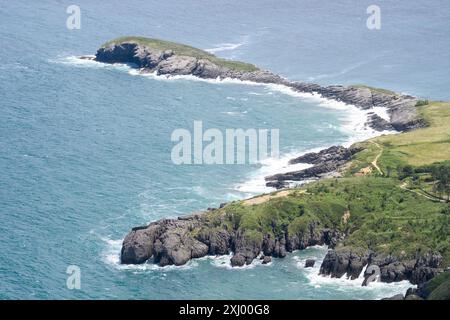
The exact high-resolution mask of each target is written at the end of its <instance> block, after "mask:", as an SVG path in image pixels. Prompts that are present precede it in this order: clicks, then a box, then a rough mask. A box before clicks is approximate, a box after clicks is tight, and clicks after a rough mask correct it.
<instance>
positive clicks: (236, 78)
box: [89, 37, 442, 285]
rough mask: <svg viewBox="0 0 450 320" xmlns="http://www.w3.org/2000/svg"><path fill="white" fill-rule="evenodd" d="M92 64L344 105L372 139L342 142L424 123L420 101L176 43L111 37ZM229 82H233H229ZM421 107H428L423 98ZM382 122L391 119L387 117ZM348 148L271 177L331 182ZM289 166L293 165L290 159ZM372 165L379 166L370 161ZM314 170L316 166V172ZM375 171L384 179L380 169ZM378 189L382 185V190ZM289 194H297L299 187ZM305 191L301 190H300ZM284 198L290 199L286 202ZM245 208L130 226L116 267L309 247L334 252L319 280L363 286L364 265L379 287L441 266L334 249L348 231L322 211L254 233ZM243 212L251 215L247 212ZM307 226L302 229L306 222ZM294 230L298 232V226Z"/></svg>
mask: <svg viewBox="0 0 450 320" xmlns="http://www.w3.org/2000/svg"><path fill="white" fill-rule="evenodd" d="M155 43H156V44H157V46H158V48H157V49H155V48H153V47H152V46H154V45H155ZM161 43H163V46H162V47H163V48H161ZM171 47H173V48H175V50H176V51H174V50H172V49H171ZM180 52H189V54H188V55H183V53H180ZM191 54H192V55H191ZM89 59H92V58H89ZM95 60H96V61H98V62H104V63H109V64H115V63H126V64H128V66H129V64H130V63H132V64H133V65H134V66H135V68H134V69H132V70H137V71H133V72H132V73H134V74H144V75H145V74H150V75H151V76H153V77H158V78H159V77H160V76H163V77H164V78H166V79H168V80H173V79H177V78H180V77H183V78H186V77H189V78H190V79H193V78H195V80H203V81H209V82H211V81H216V82H217V81H220V79H224V81H220V82H221V83H226V82H233V83H236V82H237V83H239V84H242V83H244V84H245V83H247V82H249V84H252V85H265V86H269V87H271V88H272V89H273V88H277V89H278V90H279V91H281V92H284V93H286V91H288V92H289V93H290V94H291V95H296V96H300V97H302V98H305V96H307V97H309V98H316V99H321V100H322V101H325V102H327V103H333V104H338V105H343V106H344V107H346V108H356V109H358V110H359V111H360V112H361V113H362V114H365V116H367V117H368V120H367V121H366V122H364V124H363V128H364V127H370V128H372V129H373V130H374V132H377V134H375V135H373V134H372V135H371V136H370V137H364V138H363V139H361V140H359V139H358V138H350V141H349V142H348V144H350V143H352V142H353V143H355V141H363V142H364V141H368V140H370V139H372V138H374V137H376V136H379V135H382V134H383V132H384V133H387V132H386V131H388V132H389V131H393V130H395V131H396V133H402V132H406V131H412V130H414V129H418V128H424V127H427V126H428V125H429V124H428V122H427V120H425V118H423V117H422V115H421V114H420V112H419V106H421V105H422V104H420V103H421V102H422V101H421V100H418V98H415V97H413V96H410V95H402V94H397V93H394V92H391V91H388V90H384V89H378V88H371V87H367V86H364V85H354V86H348V87H344V86H339V85H335V86H328V87H322V86H320V85H317V84H311V83H301V82H294V81H290V80H288V79H285V78H282V77H280V76H278V75H275V74H272V73H270V72H269V71H265V70H261V69H259V68H257V67H255V66H253V65H249V64H245V63H241V62H234V61H226V60H224V59H220V58H217V57H215V56H213V55H210V54H206V53H205V52H203V51H201V50H199V49H195V48H192V47H188V46H183V45H179V44H175V45H174V44H173V43H170V42H164V41H161V40H154V39H145V38H133V37H131V39H130V37H128V38H122V39H119V40H113V41H110V42H108V43H107V44H105V45H104V46H102V47H101V48H100V49H99V50H98V51H97V54H96V57H95ZM130 73H131V72H130ZM229 78H231V79H232V80H227V79H229ZM425 104H428V101H426V103H425ZM375 108H376V110H375ZM356 109H355V110H356ZM350 114H351V113H350ZM388 117H389V121H388V120H387V118H388ZM352 140H353V141H352ZM354 148H355V150H354V149H353V147H350V148H344V147H336V146H334V147H331V148H328V149H325V150H324V149H322V150H321V151H319V152H316V153H305V154H303V155H302V156H299V157H297V158H295V159H294V160H295V161H296V162H297V163H312V164H315V166H313V167H310V168H309V169H311V170H309V169H303V170H300V171H296V172H288V173H286V174H284V175H276V177H275V178H276V179H275V180H278V181H288V180H296V181H301V180H305V179H304V178H305V177H306V178H310V177H311V176H312V177H317V178H319V179H320V178H326V177H329V176H326V175H325V176H321V174H324V173H326V174H330V172H335V171H338V172H339V170H338V169H339V168H341V167H342V166H344V165H347V163H348V162H349V161H350V160H352V157H353V154H356V153H359V152H360V151H362V150H363V149H365V148H361V149H359V150H356V149H358V148H359V147H358V146H355V147H354ZM374 161H376V160H374ZM290 162H291V163H292V162H293V160H291V161H290ZM372 163H373V162H372ZM374 166H375V167H377V166H376V164H375V165H374ZM317 167H319V170H318V171H317ZM377 168H378V167H377ZM308 170H309V171H308ZM378 171H379V172H380V174H381V175H382V172H381V171H380V169H378ZM373 179H376V178H370V179H368V180H364V181H363V182H364V183H367V181H369V180H370V181H372V180H373ZM378 179H379V178H378ZM266 180H267V177H266ZM269 180H270V179H269ZM324 181H327V180H324ZM336 181H337V179H336ZM341 181H344V182H341V184H344V185H345V184H346V183H347V182H348V181H349V180H348V179H342V180H341ZM345 181H347V182H345ZM370 181H369V183H370ZM328 182H330V181H328ZM373 182H376V183H378V184H379V186H378V188H379V187H380V186H381V187H382V190H384V188H385V187H389V188H397V185H396V184H395V183H394V181H391V179H388V180H384V181H376V180H374V181H373ZM336 183H338V182H336ZM328 184H330V183H328ZM311 185H314V186H316V187H317V186H318V185H319V184H317V183H314V184H310V185H309V186H310V187H311ZM331 185H332V187H333V188H334V189H337V188H335V186H334V185H333V182H331ZM384 185H385V187H383V186H384ZM266 186H267V184H266ZM271 186H276V187H277V188H279V187H282V188H284V187H286V186H287V185H283V184H280V185H277V184H273V185H271ZM314 186H313V188H314ZM308 188H309V187H308ZM371 188H372V187H371ZM290 190H292V191H293V192H295V193H298V192H297V191H298V190H299V189H290ZM296 190H297V191H296ZM308 190H309V189H308ZM320 190H321V189H318V190H316V192H313V194H319V195H320V194H321V193H322V191H320ZM393 190H394V189H393ZM369 192H371V191H369ZM395 192H398V191H395ZM304 193H307V192H306V191H304ZM308 194H309V193H308ZM338 194H339V193H338ZM338 194H337V195H336V196H338ZM340 194H342V193H340ZM375 195H376V194H375ZM378 195H379V194H378ZM297 196H298V195H297ZM257 197H258V196H256V197H255V198H257ZM259 197H261V196H259ZM307 198H310V199H309V200H306V199H305V200H301V199H302V198H301V197H300V199H297V198H294V199H291V201H314V199H315V198H314V197H307ZM319 198H320V197H319ZM338 198H339V196H338ZM295 199H297V200H295ZM286 201H287V202H289V201H288V200H286ZM417 201H418V200H417ZM244 203H245V201H234V202H231V203H224V204H222V205H220V207H219V208H209V209H208V210H207V211H203V212H201V213H195V214H191V215H187V216H180V217H178V218H177V219H161V220H158V221H155V222H152V223H150V224H149V225H145V226H141V227H136V228H133V229H132V231H131V232H130V233H129V234H128V235H127V236H126V237H125V239H124V240H123V243H122V250H121V257H120V262H121V263H122V264H142V263H144V262H146V261H147V260H149V259H150V258H152V259H153V260H152V261H154V263H156V264H158V265H160V266H167V265H175V266H181V265H184V264H186V263H187V262H188V261H190V260H192V259H197V258H201V257H205V256H214V255H216V256H217V255H226V254H230V252H231V253H232V254H233V256H232V257H231V260H230V261H231V265H232V266H233V267H235V266H244V265H250V264H251V263H252V262H253V261H254V260H255V259H256V258H257V257H259V256H260V254H261V252H262V253H263V258H264V261H265V262H266V261H267V262H270V261H271V257H275V258H283V257H285V256H286V254H287V253H288V252H293V251H295V250H303V249H305V248H308V247H311V246H314V245H327V246H328V247H329V248H331V249H332V250H329V252H328V253H327V255H326V256H325V258H324V261H323V262H322V263H321V267H320V274H321V275H329V276H331V277H336V278H341V277H342V276H344V275H347V277H349V278H351V279H357V278H359V277H360V276H361V274H363V277H364V279H365V281H364V282H366V281H367V279H368V278H369V276H370V275H369V274H366V272H363V269H364V267H365V266H367V265H369V264H375V265H377V266H380V268H382V273H381V278H380V279H381V281H383V282H398V281H401V280H405V279H407V280H409V281H411V283H414V284H420V283H424V282H426V281H427V280H429V279H431V278H433V277H434V276H435V275H436V274H438V273H439V272H441V271H440V270H441V269H439V266H440V264H441V261H442V256H441V255H440V254H439V253H437V254H434V253H431V252H430V254H428V253H427V254H425V255H423V254H421V255H419V256H418V257H415V258H414V259H413V260H408V261H405V260H404V257H403V258H402V257H395V256H391V254H389V255H388V256H386V255H385V254H384V253H382V252H381V253H380V252H375V251H372V250H371V249H369V247H367V248H366V249H363V248H359V247H358V246H356V247H355V248H353V249H351V248H350V249H349V248H346V247H342V246H340V247H339V248H337V247H336V246H337V245H338V244H342V243H343V241H344V239H346V238H348V237H350V236H351V235H352V234H351V233H350V234H348V233H347V232H346V231H345V228H344V229H342V223H341V226H339V225H336V224H334V223H333V224H332V225H331V226H330V225H329V223H328V222H325V224H324V225H323V223H321V222H320V221H317V220H315V219H319V217H321V219H329V218H326V217H322V216H320V214H319V212H320V211H318V212H316V213H314V214H313V213H311V214H313V217H314V218H312V217H309V216H305V217H302V215H303V214H304V212H303V211H300V212H299V213H297V214H299V215H300V216H299V217H297V218H295V213H292V212H291V214H293V215H294V217H293V218H292V219H294V220H289V221H290V222H289V223H291V222H292V221H294V222H295V221H298V222H300V220H301V221H302V222H301V225H299V226H297V227H296V228H297V229H295V230H296V231H295V230H294V231H292V230H291V227H292V225H289V224H288V225H285V226H283V228H282V229H281V230H279V227H276V225H273V223H274V222H273V220H272V228H273V229H272V231H262V230H259V231H258V230H257V229H253V227H250V228H248V227H241V225H240V223H241V222H242V221H241V222H239V221H240V219H242V217H245V218H246V219H251V218H250V217H247V215H246V214H245V212H246V210H247V211H248V210H249V209H245V208H244V207H245V204H244ZM306 203H308V202H306ZM419 203H420V201H419ZM309 205H311V204H309ZM334 205H337V206H338V207H339V208H340V209H339V210H342V211H340V212H341V214H342V212H343V213H344V215H343V216H342V219H343V221H344V225H345V224H346V223H347V219H349V217H350V211H349V209H348V208H349V207H347V209H345V208H344V207H342V206H341V204H339V203H335V204H334ZM243 206H244V207H243ZM255 206H258V205H255ZM301 206H303V205H301ZM251 210H254V209H251ZM230 212H231V213H230ZM247 213H248V215H250V216H251V213H250V212H247ZM243 214H244V216H243ZM273 214H275V215H276V214H279V213H273ZM236 215H237V216H238V217H239V219H238V221H237V222H236V221H235V220H234V219H236ZM316 215H318V216H316ZM352 216H353V214H352ZM272 219H274V217H272ZM325 221H328V220H325ZM322 222H323V221H322ZM230 223H231V224H230ZM236 223H237V224H236ZM251 223H254V222H251ZM305 223H306V225H304V224H305ZM297 224H298V223H297ZM294 225H295V224H294ZM260 227H261V228H262V227H263V226H262V225H261V226H260ZM269 227H270V226H269ZM299 227H300V229H298V228H299ZM302 228H303V229H302ZM305 228H306V229H305ZM430 248H432V247H430ZM353 250H356V251H353ZM411 258H412V257H410V258H408V259H411ZM267 262H266V263H267ZM402 268H403V269H402ZM363 285H364V283H363Z"/></svg>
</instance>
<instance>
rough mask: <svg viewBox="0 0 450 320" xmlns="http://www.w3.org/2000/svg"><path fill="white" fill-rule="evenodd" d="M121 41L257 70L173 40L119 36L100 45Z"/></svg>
mask: <svg viewBox="0 0 450 320" xmlns="http://www.w3.org/2000/svg"><path fill="white" fill-rule="evenodd" d="M123 42H134V43H138V44H140V45H144V46H147V47H149V48H152V49H155V50H161V51H164V50H172V51H173V52H174V53H175V54H177V55H184V56H191V57H195V58H198V59H207V60H209V61H211V62H213V63H215V64H217V65H219V66H222V67H226V68H229V69H233V70H237V71H248V72H251V71H257V70H259V69H258V68H257V67H256V66H254V65H253V64H250V63H245V62H240V61H232V60H226V59H222V58H219V57H216V56H215V55H213V54H211V53H209V52H206V51H204V50H200V49H197V48H194V47H191V46H188V45H184V44H179V43H175V42H170V41H165V40H159V39H151V38H144V37H121V38H117V39H114V40H111V41H108V42H106V43H104V44H103V45H102V47H108V46H111V45H113V44H118V43H123Z"/></svg>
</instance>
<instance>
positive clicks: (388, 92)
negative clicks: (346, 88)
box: [350, 84, 397, 95]
mask: <svg viewBox="0 0 450 320" xmlns="http://www.w3.org/2000/svg"><path fill="white" fill-rule="evenodd" d="M350 87H353V88H366V89H369V90H371V91H375V92H379V93H384V94H390V95H397V94H396V93H395V92H394V91H391V90H386V89H382V88H375V87H370V86H367V85H364V84H354V85H352V86H350Z"/></svg>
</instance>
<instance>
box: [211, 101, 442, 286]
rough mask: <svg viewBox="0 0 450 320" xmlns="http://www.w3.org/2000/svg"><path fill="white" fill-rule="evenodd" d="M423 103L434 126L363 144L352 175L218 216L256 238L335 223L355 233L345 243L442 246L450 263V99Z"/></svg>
mask: <svg viewBox="0 0 450 320" xmlns="http://www.w3.org/2000/svg"><path fill="white" fill-rule="evenodd" d="M420 108H421V115H422V117H424V118H425V119H426V120H427V122H428V123H429V124H430V126H429V127H427V128H423V129H419V130H415V131H411V132H407V133H402V134H398V135H388V136H381V137H378V138H375V139H371V140H369V141H365V142H363V143H360V146H362V147H363V148H364V149H363V150H362V151H360V152H358V153H356V154H355V155H354V157H353V159H352V163H351V165H350V166H349V167H348V171H347V173H346V177H345V178H340V179H329V180H323V181H318V182H314V183H310V184H308V185H306V186H305V187H303V188H299V189H291V190H290V192H286V191H284V193H283V194H282V193H281V192H279V193H273V194H271V196H264V195H263V196H260V197H259V198H260V200H261V201H255V199H252V201H250V202H248V200H247V202H246V201H236V202H233V203H230V204H228V205H227V206H225V207H223V208H221V209H217V210H214V211H212V212H210V213H209V215H211V219H212V220H214V221H215V224H216V225H217V226H220V225H222V226H223V225H226V227H227V228H234V229H241V230H242V231H244V234H246V235H247V236H248V237H250V238H251V239H255V241H256V240H260V239H262V237H263V235H264V234H272V235H274V236H281V235H282V234H283V233H284V232H286V231H287V232H288V234H289V235H297V236H298V238H299V239H306V238H307V237H308V236H310V232H320V230H322V229H323V228H332V229H336V230H339V231H340V232H343V233H345V234H346V235H347V236H346V238H345V240H344V241H343V242H342V243H341V244H340V246H343V247H349V248H351V249H352V250H357V251H360V250H365V249H372V250H375V251H377V252H380V253H390V254H394V255H396V256H397V257H399V258H405V259H407V258H410V257H414V256H417V255H422V254H425V253H428V252H436V251H438V252H440V253H441V254H442V256H443V258H444V265H445V266H449V265H450V250H449V248H450V241H449V239H450V204H449V203H446V200H447V197H448V193H449V189H448V188H449V180H450V125H449V124H450V103H441V102H433V103H429V104H427V105H426V106H422V107H420ZM368 167H372V168H375V169H373V170H364V169H367V168H368ZM377 167H379V169H380V171H381V172H380V171H378V169H376V168H377ZM361 172H366V173H364V174H361ZM282 192H283V191H282ZM445 193H446V194H445ZM444 196H446V197H444ZM257 199H258V198H256V200H257ZM311 226H314V228H311ZM447 285H448V284H447ZM442 290H444V289H442Z"/></svg>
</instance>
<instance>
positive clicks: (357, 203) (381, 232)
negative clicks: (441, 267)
mask: <svg viewBox="0 0 450 320" xmlns="http://www.w3.org/2000/svg"><path fill="white" fill-rule="evenodd" d="M306 188H307V189H306V193H300V192H292V193H290V194H289V195H287V196H285V197H279V198H271V199H270V200H268V201H266V202H264V203H259V204H254V205H246V204H244V203H243V202H241V201H235V202H233V203H230V204H229V205H227V206H225V207H224V208H222V209H218V210H215V211H213V212H210V213H208V214H209V215H210V217H211V219H212V220H214V219H215V220H216V222H217V224H216V225H220V224H222V225H226V226H227V228H234V229H240V230H242V231H244V233H245V234H246V235H248V236H249V237H251V238H252V239H262V236H263V235H264V234H272V235H274V236H280V235H282V234H283V232H285V231H286V230H287V231H288V233H289V234H290V235H294V234H295V235H298V237H299V238H300V239H302V238H303V237H307V234H308V232H309V226H310V225H311V224H318V225H319V228H318V229H317V230H319V231H320V230H321V228H333V229H337V230H340V231H341V232H345V233H346V234H348V236H347V237H346V239H345V240H344V241H343V242H342V244H341V245H342V246H345V247H351V248H353V249H354V250H365V249H372V250H375V251H377V252H380V253H390V254H394V255H396V256H398V257H400V258H408V257H413V256H415V255H417V254H424V253H427V252H436V251H439V252H441V254H443V255H444V259H445V263H448V262H449V261H450V260H449V253H450V251H449V246H450V243H449V241H448V239H449V235H450V234H449V228H450V216H449V214H448V213H446V211H445V209H446V206H447V204H444V203H438V202H432V201H430V200H428V199H426V198H424V197H421V196H419V195H417V194H415V193H412V192H410V191H407V190H404V189H402V188H400V186H399V183H398V181H397V180H396V179H390V178H381V177H350V178H342V179H337V180H335V179H331V180H324V181H320V182H314V183H310V184H308V185H307V186H306ZM299 190H300V189H299ZM347 210H348V211H349V212H350V217H349V219H348V220H347V222H344V219H343V216H344V213H345V212H347Z"/></svg>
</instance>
